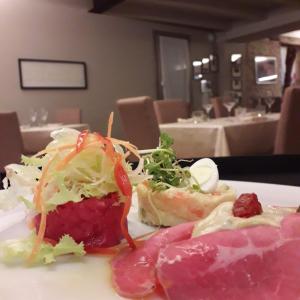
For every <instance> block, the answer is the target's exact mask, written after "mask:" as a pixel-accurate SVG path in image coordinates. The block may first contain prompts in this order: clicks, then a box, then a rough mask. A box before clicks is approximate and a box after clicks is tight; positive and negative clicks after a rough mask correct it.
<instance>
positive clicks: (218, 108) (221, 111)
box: [211, 97, 229, 118]
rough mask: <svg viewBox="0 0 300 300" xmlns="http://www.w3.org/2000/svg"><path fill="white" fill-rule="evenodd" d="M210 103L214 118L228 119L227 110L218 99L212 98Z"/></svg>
mask: <svg viewBox="0 0 300 300" xmlns="http://www.w3.org/2000/svg"><path fill="white" fill-rule="evenodd" d="M211 103H212V105H213V111H214V115H215V118H223V117H228V115H229V114H228V110H227V109H226V107H225V106H224V105H223V103H222V100H221V98H220V97H215V98H212V99H211Z"/></svg>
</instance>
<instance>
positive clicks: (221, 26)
mask: <svg viewBox="0 0 300 300" xmlns="http://www.w3.org/2000/svg"><path fill="white" fill-rule="evenodd" d="M107 14H110V15H118V16H124V17H128V18H134V19H139V20H144V21H151V22H159V23H165V24H173V25H180V26H187V27H193V28H198V29H206V30H216V31H223V30H226V29H229V28H230V26H231V23H230V22H228V21H224V20H219V19H218V18H212V17H211V16H206V15H205V14H204V15H200V14H196V13H192V14H191V13H189V12H186V11H182V10H174V9H170V8H168V7H158V6H155V5H152V4H151V3H150V2H149V3H146V2H143V1H137V2H136V3H135V2H131V1H128V0H127V1H126V3H124V4H122V5H119V6H116V7H114V8H113V9H111V10H110V11H109V12H107Z"/></svg>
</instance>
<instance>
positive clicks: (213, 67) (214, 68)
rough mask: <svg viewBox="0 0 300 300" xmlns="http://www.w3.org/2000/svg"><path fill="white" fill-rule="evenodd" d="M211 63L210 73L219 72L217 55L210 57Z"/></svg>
mask: <svg viewBox="0 0 300 300" xmlns="http://www.w3.org/2000/svg"><path fill="white" fill-rule="evenodd" d="M209 63H210V71H211V72H218V64H219V62H218V56H217V55H215V54H210V55H209Z"/></svg>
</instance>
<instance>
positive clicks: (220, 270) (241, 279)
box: [156, 214, 300, 300]
mask: <svg viewBox="0 0 300 300" xmlns="http://www.w3.org/2000/svg"><path fill="white" fill-rule="evenodd" d="M156 267H157V277H158V280H159V282H160V284H161V285H162V287H163V289H164V291H165V293H166V295H167V297H168V299H171V300H187V299H188V300H221V299H222V300H229V299H230V300H237V299H239V300H240V299H243V300H286V299H289V300H298V299H300V214H291V215H289V216H287V217H285V218H284V219H283V221H282V223H281V227H280V228H276V227H272V226H256V227H248V228H244V229H235V230H228V231H220V232H216V233H211V234H207V235H203V236H200V237H197V238H192V239H189V240H185V241H181V242H176V243H173V244H170V245H168V246H166V247H165V248H164V249H162V250H161V251H160V253H159V258H158V261H157V266H156Z"/></svg>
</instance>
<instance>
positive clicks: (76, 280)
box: [0, 181, 300, 300]
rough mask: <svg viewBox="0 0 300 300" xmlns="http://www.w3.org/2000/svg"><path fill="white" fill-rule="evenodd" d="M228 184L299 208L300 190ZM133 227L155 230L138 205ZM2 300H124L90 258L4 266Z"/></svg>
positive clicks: (101, 264)
mask: <svg viewBox="0 0 300 300" xmlns="http://www.w3.org/2000/svg"><path fill="white" fill-rule="evenodd" d="M227 183H228V184H229V185H231V186H232V187H234V188H235V189H236V191H237V195H239V194H240V193H252V192H254V193H256V194H257V195H258V197H259V199H260V201H261V202H262V203H263V204H265V205H267V204H272V205H281V206H298V205H299V204H300V203H299V193H300V187H293V186H284V185H275V184H263V183H253V182H241V181H227ZM129 226H130V230H131V232H133V233H134V234H135V235H140V234H143V233H146V232H148V231H151V230H153V229H152V228H151V227H150V226H146V225H143V224H141V223H140V222H139V221H138V218H137V208H136V203H134V206H133V207H132V209H131V211H130V216H129ZM15 231H16V228H15ZM7 234H8V232H6V235H7ZM0 238H1V234H0ZM0 299H1V300H2V299H3V300H4V299H5V300H18V299H22V300H53V299H55V300H87V299H88V300H94V299H95V300H96V299H97V300H98V299H103V300H114V299H123V298H122V297H119V296H118V295H117V294H116V293H115V292H114V290H113V288H112V285H111V281H110V271H109V259H108V258H105V257H103V256H102V257H91V256H90V257H85V258H83V259H78V260H76V259H75V258H74V259H72V260H71V261H70V259H69V260H68V261H65V260H64V261H61V262H59V263H56V264H53V265H51V266H48V267H46V266H41V267H35V268H24V267H7V266H4V265H2V264H0ZM156 299H157V298H156Z"/></svg>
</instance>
